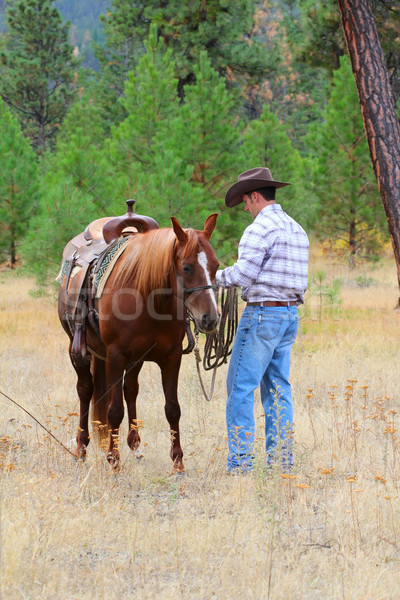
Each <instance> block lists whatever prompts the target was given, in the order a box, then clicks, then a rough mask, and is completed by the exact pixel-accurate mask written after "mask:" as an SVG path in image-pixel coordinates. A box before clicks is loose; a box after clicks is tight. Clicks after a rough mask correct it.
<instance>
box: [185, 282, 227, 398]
mask: <svg viewBox="0 0 400 600" xmlns="http://www.w3.org/2000/svg"><path fill="white" fill-rule="evenodd" d="M218 293H219V291H218ZM220 302H221V318H220V322H219V325H218V328H217V329H215V330H214V331H212V332H211V333H207V334H206V341H205V344H204V356H203V361H202V360H201V356H200V349H199V344H198V338H199V332H198V330H197V329H196V328H195V331H194V335H195V339H196V345H195V348H194V353H195V356H196V368H197V374H198V376H199V381H200V386H201V389H202V391H203V394H204V397H205V399H206V400H207V401H208V402H209V401H210V400H211V398H212V396H213V394H214V386H215V377H216V374H217V369H218V367H220V366H221V365H223V364H224V363H226V362H227V358H228V356H229V355H230V354H231V352H232V345H233V340H234V338H235V333H236V329H237V326H238V288H236V287H231V288H227V289H224V288H223V289H222V292H221V299H220ZM201 362H203V368H204V370H205V371H210V370H211V369H213V375H212V380H211V388H210V392H209V393H208V394H207V392H206V390H205V387H204V383H203V379H202V376H201V371H200V364H201Z"/></svg>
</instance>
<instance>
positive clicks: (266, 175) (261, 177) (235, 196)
mask: <svg viewBox="0 0 400 600" xmlns="http://www.w3.org/2000/svg"><path fill="white" fill-rule="evenodd" d="M284 185H291V184H290V183H284V182H283V181H274V180H273V179H272V175H271V171H270V170H269V169H267V167H257V168H256V169H249V170H248V171H244V173H241V174H240V175H239V177H238V180H237V183H234V184H233V185H232V187H230V188H229V190H228V191H227V192H226V195H225V204H226V206H236V204H239V203H240V202H242V200H243V198H242V196H243V194H247V193H248V192H254V191H256V190H260V189H262V188H266V187H274V188H280V187H283V186H284Z"/></svg>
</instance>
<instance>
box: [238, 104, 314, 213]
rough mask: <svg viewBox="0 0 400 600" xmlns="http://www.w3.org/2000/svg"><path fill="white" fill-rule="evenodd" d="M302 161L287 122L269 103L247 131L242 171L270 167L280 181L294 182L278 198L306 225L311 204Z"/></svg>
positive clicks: (243, 148) (243, 149)
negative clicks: (307, 195) (291, 138)
mask: <svg viewBox="0 0 400 600" xmlns="http://www.w3.org/2000/svg"><path fill="white" fill-rule="evenodd" d="M302 162H303V161H302V158H301V156H300V154H299V152H298V151H297V150H296V149H295V148H294V147H293V145H292V142H291V141H290V139H289V137H288V135H287V133H286V131H285V128H284V125H283V124H282V123H280V122H279V120H278V118H277V117H276V115H274V114H273V113H272V112H271V111H270V110H269V107H268V106H267V105H265V106H264V108H263V111H262V114H261V116H260V118H259V119H255V120H253V121H251V122H250V123H249V125H248V127H247V129H246V132H245V134H244V140H243V146H242V148H241V167H242V171H244V170H246V169H250V168H252V167H268V168H269V169H270V170H271V172H272V174H273V177H274V178H275V179H276V180H278V181H287V182H290V183H292V184H293V185H291V186H288V187H285V188H284V189H282V190H280V191H279V196H278V201H280V199H282V202H283V204H284V207H285V210H286V209H287V210H288V212H289V213H290V215H291V216H292V217H293V218H295V219H298V220H300V222H302V223H303V224H306V223H307V215H308V213H309V212H310V207H309V205H308V201H306V198H304V185H303V183H304V182H303V180H302Z"/></svg>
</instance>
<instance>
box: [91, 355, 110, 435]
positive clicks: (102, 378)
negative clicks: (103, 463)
mask: <svg viewBox="0 0 400 600" xmlns="http://www.w3.org/2000/svg"><path fill="white" fill-rule="evenodd" d="M92 375H93V398H92V420H93V425H94V430H95V431H96V432H97V434H98V440H99V442H100V444H102V443H104V441H105V440H106V439H107V438H108V426H107V409H108V399H107V384H106V362H105V361H104V360H101V359H100V358H97V356H93V357H92Z"/></svg>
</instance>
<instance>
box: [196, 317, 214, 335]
mask: <svg viewBox="0 0 400 600" xmlns="http://www.w3.org/2000/svg"><path fill="white" fill-rule="evenodd" d="M218 323H219V315H218V314H217V315H216V316H215V315H210V314H208V313H206V314H204V315H203V316H202V317H201V320H200V322H198V323H197V327H198V329H199V330H200V331H201V332H202V333H211V332H212V331H215V330H216V329H217V327H218Z"/></svg>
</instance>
